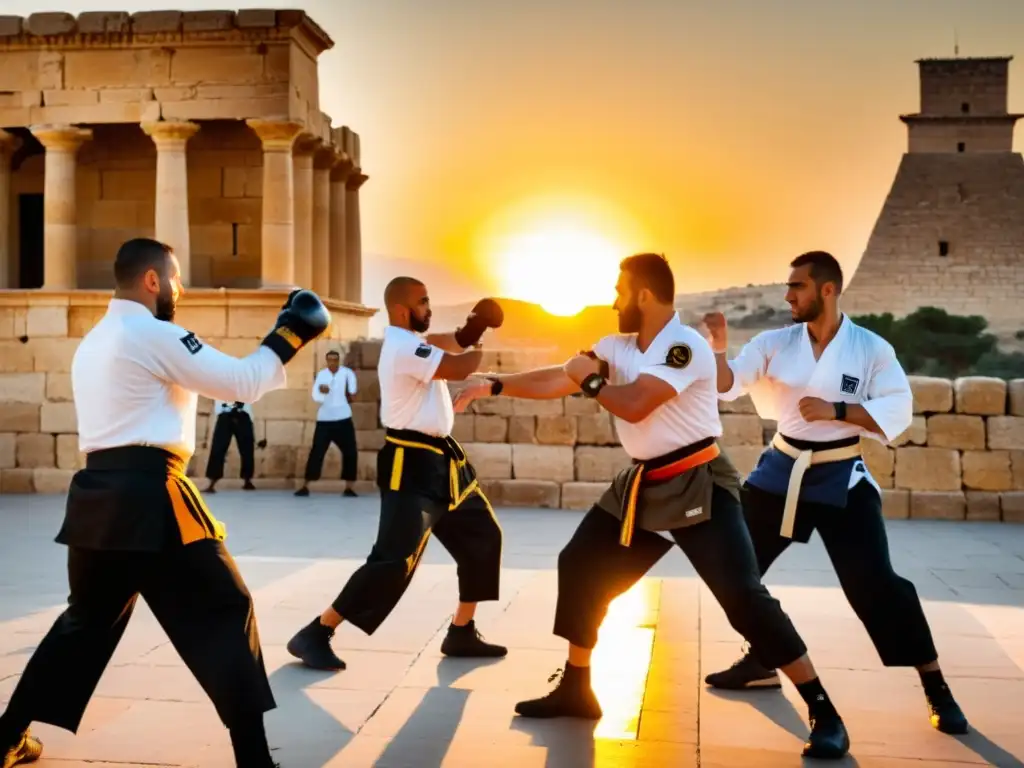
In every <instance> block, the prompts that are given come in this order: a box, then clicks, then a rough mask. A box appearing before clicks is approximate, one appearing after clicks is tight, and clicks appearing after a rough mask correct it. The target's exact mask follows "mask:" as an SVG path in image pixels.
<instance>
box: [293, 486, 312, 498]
mask: <svg viewBox="0 0 1024 768" xmlns="http://www.w3.org/2000/svg"><path fill="white" fill-rule="evenodd" d="M295 495H296V496H309V488H307V487H306V486H302V487H301V488H299V490H297V491H296V492H295Z"/></svg>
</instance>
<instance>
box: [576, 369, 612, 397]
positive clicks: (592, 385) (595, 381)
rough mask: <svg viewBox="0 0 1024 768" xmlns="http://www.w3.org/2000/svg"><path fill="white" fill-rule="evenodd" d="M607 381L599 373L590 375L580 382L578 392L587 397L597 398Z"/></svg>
mask: <svg viewBox="0 0 1024 768" xmlns="http://www.w3.org/2000/svg"><path fill="white" fill-rule="evenodd" d="M607 383H608V380H607V379H606V378H605V377H604V376H602V375H601V374H600V373H592V374H590V375H589V376H587V377H586V378H585V379H584V380H583V381H581V382H580V390H581V391H582V392H583V394H584V395H586V396H587V397H597V396H598V394H599V393H600V392H601V390H602V389H604V385H605V384H607Z"/></svg>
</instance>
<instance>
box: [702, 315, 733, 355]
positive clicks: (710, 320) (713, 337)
mask: <svg viewBox="0 0 1024 768" xmlns="http://www.w3.org/2000/svg"><path fill="white" fill-rule="evenodd" d="M704 327H705V328H707V329H708V334H709V338H708V342H709V343H710V344H711V349H712V351H713V352H714V353H715V354H716V355H721V354H724V353H725V352H726V351H727V350H728V349H729V331H728V327H727V324H726V322H725V315H723V314H722V313H721V312H708V313H707V314H706V315H704Z"/></svg>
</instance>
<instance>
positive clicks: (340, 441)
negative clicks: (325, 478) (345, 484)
mask: <svg viewBox="0 0 1024 768" xmlns="http://www.w3.org/2000/svg"><path fill="white" fill-rule="evenodd" d="M331 443H334V444H335V445H336V446H338V450H339V451H341V479H342V480H349V481H353V480H355V479H356V466H357V464H358V461H359V454H358V453H357V450H358V449H357V447H356V428H355V425H354V424H353V423H352V419H339V420H338V421H318V422H317V423H316V428H315V429H314V430H313V445H312V446H310V449H309V458H307V459H306V482H307V483H309V482H312V481H314V480H319V479H320V472H321V471H322V470H323V466H324V457H325V456H326V455H327V449H328V448H330V447H331Z"/></svg>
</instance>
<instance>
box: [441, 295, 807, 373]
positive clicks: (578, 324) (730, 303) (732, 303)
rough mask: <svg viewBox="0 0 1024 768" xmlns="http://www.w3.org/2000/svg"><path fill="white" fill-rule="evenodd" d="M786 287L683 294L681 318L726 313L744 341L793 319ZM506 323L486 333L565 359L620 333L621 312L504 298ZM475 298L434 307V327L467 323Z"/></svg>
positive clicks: (495, 340) (497, 342) (494, 344)
mask: <svg viewBox="0 0 1024 768" xmlns="http://www.w3.org/2000/svg"><path fill="white" fill-rule="evenodd" d="M785 291H786V288H785V286H784V285H759V286H747V287H745V288H739V287H737V288H727V289H724V290H721V291H708V292H705V293H696V294H680V295H679V296H677V297H676V302H675V304H676V308H677V309H678V310H679V314H680V318H681V319H682V320H683V322H685V323H688V324H690V325H694V326H696V325H698V324H699V323H700V319H701V317H703V315H704V313H706V312H710V311H720V312H722V313H724V314H725V316H726V317H727V318H728V320H729V323H730V326H731V329H732V333H731V334H730V335H731V336H732V337H733V341H735V342H738V343H742V342H744V341H747V340H748V339H749V338H750V337H751V336H753V335H754V334H755V333H757V332H759V331H762V330H764V329H766V328H780V327H782V326H784V325H787V324H788V323H789V322H791V321H790V316H789V309H788V306H787V305H786V302H785V300H784V299H783V296H784V295H785ZM498 301H499V302H500V303H501V306H502V308H503V309H504V311H505V323H504V325H502V327H501V328H499V329H498V330H497V331H493V332H490V333H489V334H488V336H487V337H486V338H487V340H486V345H487V346H489V347H491V348H497V349H531V350H538V351H539V350H549V351H550V354H551V356H552V359H555V360H564V359H565V358H566V357H568V356H569V355H571V354H573V353H574V352H577V351H579V350H580V349H586V348H589V347H590V346H591V345H593V343H594V342H595V341H596V340H597V339H599V338H601V337H602V336H606V335H608V334H610V333H616V332H617V331H618V319H617V316H616V314H615V312H614V310H612V308H611V307H609V306H597V307H587V308H586V309H584V310H583V311H582V312H580V313H579V314H576V315H573V316H571V317H560V316H556V315H551V314H548V312H547V311H545V310H544V309H542V308H541V307H540V306H539V305H537V304H533V303H532V302H528V301H520V300H517V299H501V298H499V299H498ZM473 303H474V302H466V303H464V304H455V305H451V306H442V307H434V315H433V319H432V321H431V330H436V331H442V330H450V329H454V328H456V327H458V326H459V325H461V324H462V323H463V322H464V321H465V319H466V315H467V314H468V313H469V311H470V310H471V309H472V308H473Z"/></svg>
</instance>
